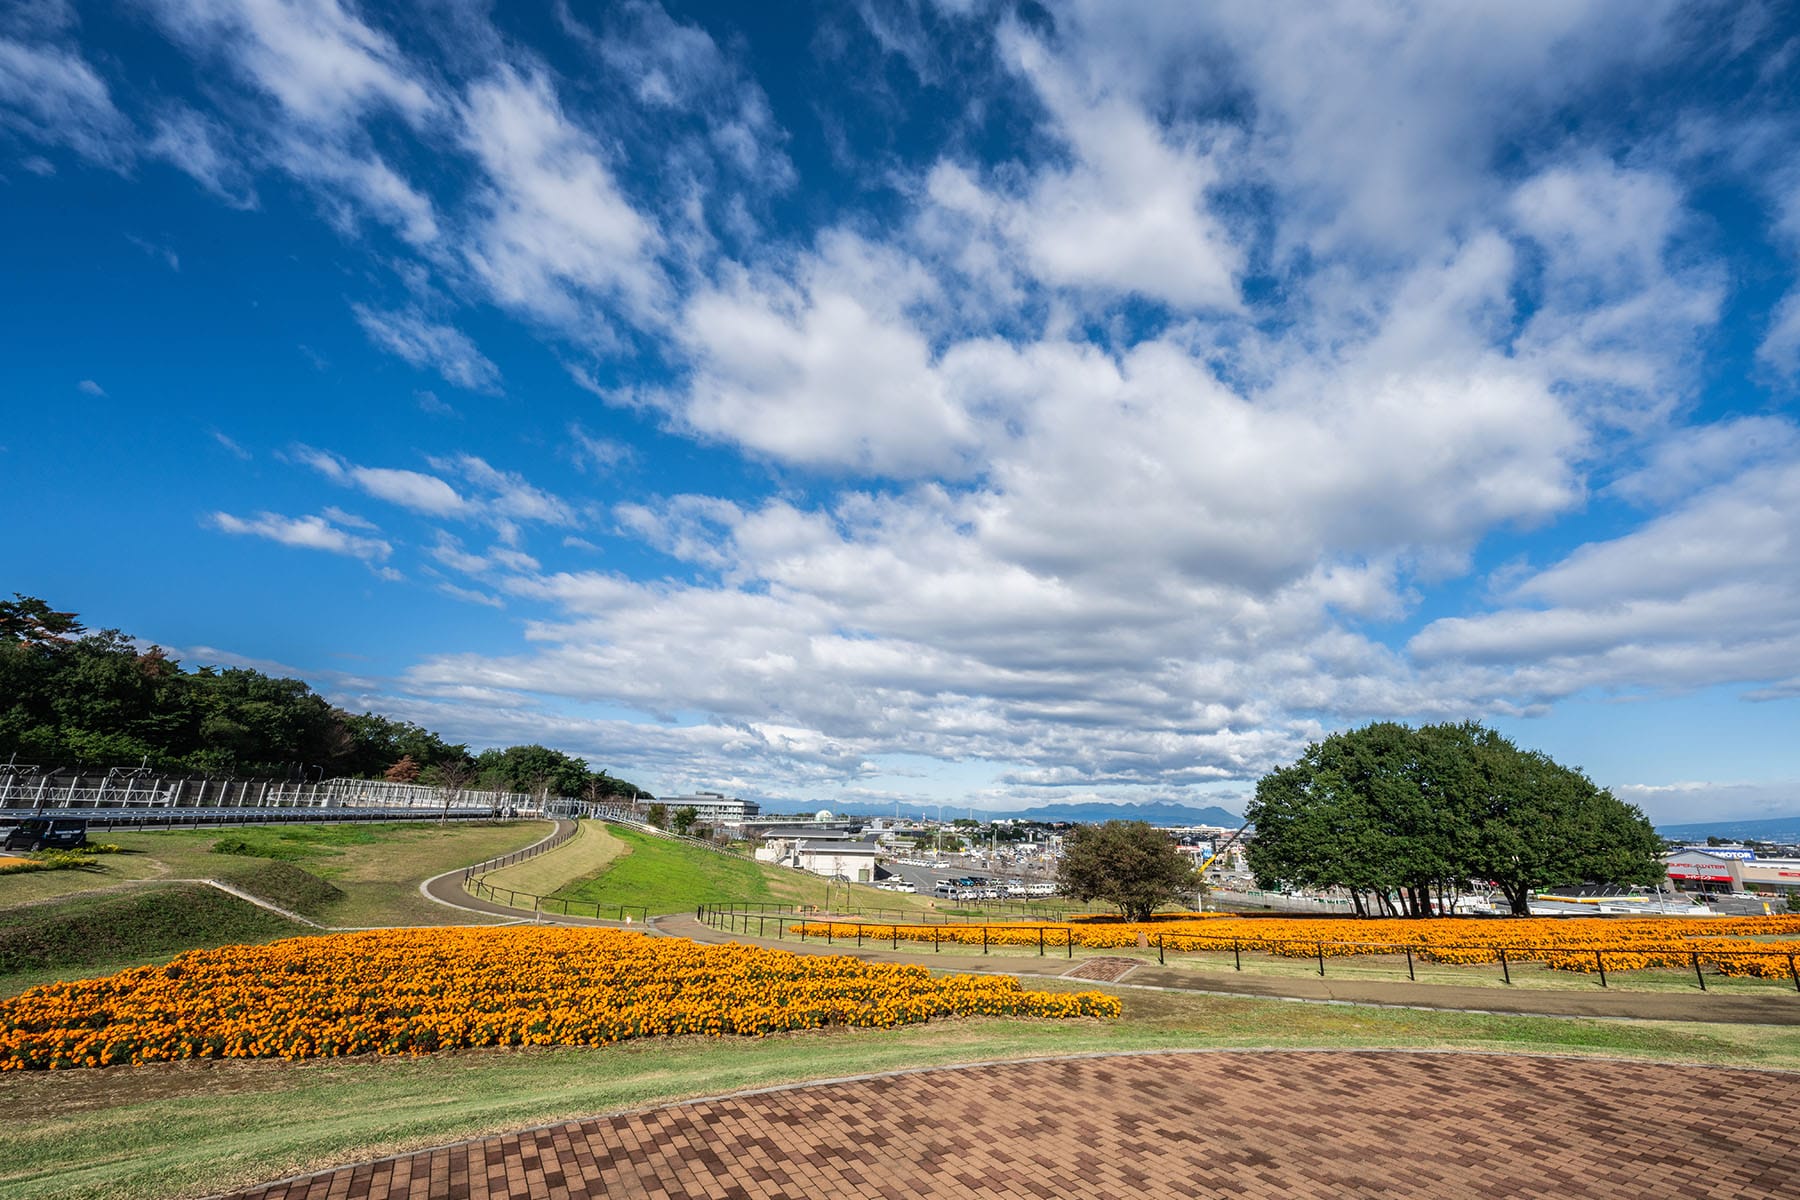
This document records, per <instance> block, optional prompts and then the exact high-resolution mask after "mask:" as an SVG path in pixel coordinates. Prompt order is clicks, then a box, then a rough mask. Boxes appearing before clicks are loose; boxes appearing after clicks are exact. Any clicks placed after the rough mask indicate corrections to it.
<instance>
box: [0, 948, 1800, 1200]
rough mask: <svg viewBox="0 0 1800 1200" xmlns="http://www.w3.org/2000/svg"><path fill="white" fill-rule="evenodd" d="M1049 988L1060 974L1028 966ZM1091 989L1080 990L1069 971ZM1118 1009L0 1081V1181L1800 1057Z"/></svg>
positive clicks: (1350, 1014) (186, 1181) (1463, 1019)
mask: <svg viewBox="0 0 1800 1200" xmlns="http://www.w3.org/2000/svg"><path fill="white" fill-rule="evenodd" d="M1032 986H1034V987H1037V986H1043V987H1046V988H1057V987H1062V986H1065V985H1063V984H1062V983H1061V981H1054V980H1051V981H1034V982H1033V984H1032ZM1081 986H1089V985H1081ZM1123 996H1124V999H1125V1016H1124V1018H1123V1019H1121V1020H1119V1021H1116V1022H1109V1023H1103V1022H1099V1021H1072V1022H1052V1021H1006V1020H999V1019H978V1020H958V1021H940V1022H934V1023H932V1024H930V1025H924V1026H909V1027H905V1028H900V1029H892V1030H842V1029H834V1030H819V1031H810V1032H806V1033H796V1034H781V1035H776V1036H772V1037H768V1038H763V1039H753V1038H724V1039H708V1038H681V1039H676V1040H671V1041H663V1042H637V1043H632V1042H627V1043H623V1044H620V1045H615V1046H610V1047H605V1048H597V1049H561V1048H559V1049H534V1050H514V1051H506V1050H497V1051H468V1052H463V1053H456V1054H443V1055H433V1056H428V1057H425V1058H419V1059H355V1060H351V1059H344V1060H334V1061H323V1062H314V1063H306V1064H285V1063H273V1062H249V1063H210V1064H201V1063H189V1064H171V1065H166V1066H163V1065H158V1066H147V1067H133V1068H118V1067H115V1068H110V1069H106V1070H82V1071H59V1072H48V1073H10V1074H8V1075H5V1076H0V1108H4V1110H5V1111H6V1112H8V1113H10V1114H13V1116H12V1117H11V1118H9V1121H8V1128H7V1142H6V1147H7V1148H6V1151H5V1153H4V1155H0V1194H4V1195H6V1196H9V1197H17V1198H19V1200H26V1198H33V1200H36V1198H49V1197H69V1198H71V1200H77V1198H99V1197H109V1198H114V1200H119V1198H126V1200H129V1198H135V1197H191V1196H201V1195H206V1194H209V1193H217V1192H221V1191H226V1190H230V1189H232V1188H236V1187H243V1186H249V1185H252V1184H255V1183H258V1182H265V1181H268V1180H272V1179H276V1178H280V1177H282V1176H285V1175H289V1174H293V1173H297V1172H300V1171H305V1170H311V1169H317V1168H323V1167H326V1166H332V1165H339V1164H343V1163H347V1162H356V1161H363V1160H366V1159H369V1158H374V1157H379V1156H382V1155H386V1154H390V1153H395V1152H398V1151H402V1150H408V1149H415V1148H419V1147H422V1146H428V1145H436V1144H441V1143H443V1142H447V1141H453V1140H457V1139H460V1138H465V1137H475V1136H480V1135H485V1134H490V1133H495V1132H500V1131H504V1130H511V1129H517V1128H521V1127H525V1126H530V1125H536V1124H541V1123H546V1122H551V1121H558V1120H564V1119H573V1118H578V1117H585V1116H591V1115H594V1114H597V1113H602V1112H608V1111H616V1110H619V1109H624V1108H633V1107H639V1106H643V1105H647V1104H653V1103H658V1102H662V1101H666V1100H673V1099H679V1098H683V1097H690V1096H696V1095H706V1094H713V1093H718V1092H724V1091H732V1090H737V1089H740V1088H746V1087H754V1086H764V1085H771V1084H776V1083H784V1082H792V1081H797V1080H804V1079H821V1078H830V1077H833V1076H841V1075H851V1074H861V1073H865V1072H872V1071H882V1070H889V1069H894V1068H901V1067H915V1066H929V1065H940V1064H947V1063H954V1062H968V1061H976V1060H999V1059H1008V1058H1020V1057H1029V1056H1034V1055H1049V1054H1066V1053H1075V1052H1084V1051H1121V1050H1155V1049H1170V1048H1204V1047H1210V1048H1219V1049H1230V1048H1247V1047H1281V1048H1294V1047H1319V1048H1327V1047H1329V1048H1347V1047H1433V1048H1449V1049H1465V1050H1510V1051H1540V1052H1555V1053H1574V1054H1590V1053H1592V1054H1603V1055H1611V1056H1621V1057H1644V1058H1653V1059H1661V1060H1675V1061H1686V1062H1695V1063H1719V1064H1732V1065H1739V1066H1766V1067H1782V1068H1789V1069H1792V1068H1796V1067H1800V1030H1796V1029H1792V1028H1775V1027H1769V1026H1730V1027H1715V1026H1701V1025H1685V1024H1670V1023H1647V1022H1623V1021H1616V1022H1615V1021H1580V1020H1555V1019H1546V1018H1532V1017H1497V1016H1485V1015H1478V1014H1467V1013H1441V1012H1417V1011H1410V1010H1399V1009H1372V1008H1356V1007H1346V1006H1324V1005H1300V1004H1291V1003H1285V1002H1281V1001H1273V1000H1256V999H1239V998H1225V997H1214V996H1193V995H1175V994H1170V993H1157V992H1133V991H1126V992H1124V993H1123Z"/></svg>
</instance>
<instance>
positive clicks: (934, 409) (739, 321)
mask: <svg viewBox="0 0 1800 1200" xmlns="http://www.w3.org/2000/svg"><path fill="white" fill-rule="evenodd" d="M934 287H935V284H934V283H933V282H932V281H931V280H930V278H929V277H928V276H927V275H926V274H925V272H924V271H923V269H922V268H921V267H920V266H919V265H918V264H917V263H914V262H911V261H909V260H908V259H907V258H906V257H905V256H903V255H900V254H897V253H895V252H893V251H891V250H887V249H884V248H882V247H879V246H874V245H871V244H869V243H867V242H865V241H863V240H862V239H860V238H857V237H855V236H852V235H849V234H837V233H834V234H831V235H828V236H827V237H826V238H825V239H824V240H823V244H822V245H821V247H820V252H819V254H818V255H817V256H808V257H807V258H806V260H805V261H804V263H803V264H802V267H801V271H800V277H799V278H798V279H796V280H794V281H792V282H789V281H787V280H783V279H780V278H771V277H761V276H752V275H748V274H740V275H738V276H736V277H735V278H734V279H733V280H731V281H730V282H727V283H726V284H724V285H722V286H719V287H714V288H709V289H705V290H702V291H701V292H699V293H698V294H696V295H695V296H694V297H693V298H692V299H691V300H690V301H689V302H688V305H687V308H686V311H685V312H684V314H683V317H682V321H681V323H680V327H679V330H678V336H679V337H680V339H681V341H682V344H683V346H684V347H685V348H686V350H687V352H688V355H689V357H690V359H691V361H692V364H693V365H692V370H691V374H690V378H689V380H688V382H687V384H686V386H685V387H684V388H683V389H681V390H680V391H670V392H648V393H645V394H643V396H642V397H641V398H642V399H644V400H646V401H648V402H650V403H654V404H656V405H658V406H659V407H663V408H665V409H668V410H670V411H671V412H672V413H673V414H674V415H676V417H677V418H678V420H679V422H680V423H681V424H682V425H683V426H685V427H687V428H689V429H691V430H693V431H694V432H697V433H700V434H702V435H705V436H708V437H716V438H725V439H729V440H731V441H733V442H736V443H737V444H739V445H741V446H744V447H745V448H747V449H749V450H751V451H753V452H757V453H761V454H767V455H769V456H771V457H774V458H778V459H781V460H783V461H787V462H793V463H800V464H804V465H808V466H819V467H827V468H838V467H847V468H851V469H855V470H859V471H869V472H873V473H876V474H893V475H911V474H916V473H926V472H932V471H945V472H951V473H956V472H958V471H959V461H958V460H959V459H961V458H962V457H963V455H964V454H965V453H966V452H967V451H969V450H970V449H972V448H973V444H974V441H975V430H974V425H973V422H972V420H971V419H970V416H969V414H968V413H967V412H966V411H965V410H964V409H963V407H962V405H961V404H959V402H958V401H957V399H956V398H955V396H954V395H953V394H952V390H951V388H950V387H949V386H947V384H946V381H945V380H944V378H943V377H942V375H941V374H940V372H939V371H938V369H937V364H936V363H935V362H934V361H933V358H934V356H933V353H932V348H931V345H930V342H929V341H928V340H927V338H926V337H925V335H924V334H923V333H922V332H921V331H920V330H919V329H917V328H916V327H914V326H913V325H912V323H911V322H910V321H909V320H908V318H907V315H906V312H905V309H906V308H907V306H908V305H909V304H910V303H911V302H912V301H914V300H916V299H921V298H923V297H924V296H925V295H927V294H929V293H930V292H931V291H932V290H933V289H934Z"/></svg>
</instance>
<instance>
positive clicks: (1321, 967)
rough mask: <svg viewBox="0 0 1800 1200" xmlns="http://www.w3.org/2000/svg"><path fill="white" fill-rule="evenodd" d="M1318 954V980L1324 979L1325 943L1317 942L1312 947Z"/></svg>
mask: <svg viewBox="0 0 1800 1200" xmlns="http://www.w3.org/2000/svg"><path fill="white" fill-rule="evenodd" d="M1313 949H1315V950H1316V951H1318V954H1319V978H1320V979H1323V978H1325V943H1324V942H1319V943H1318V944H1317V945H1315V946H1314V947H1313Z"/></svg>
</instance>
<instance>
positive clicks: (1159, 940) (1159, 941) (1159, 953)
mask: <svg viewBox="0 0 1800 1200" xmlns="http://www.w3.org/2000/svg"><path fill="white" fill-rule="evenodd" d="M1156 961H1157V962H1159V963H1164V962H1167V961H1168V960H1167V959H1165V958H1163V935H1162V934H1160V933H1159V934H1157V935H1156Z"/></svg>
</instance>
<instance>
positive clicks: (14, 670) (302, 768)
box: [0, 596, 648, 800]
mask: <svg viewBox="0 0 1800 1200" xmlns="http://www.w3.org/2000/svg"><path fill="white" fill-rule="evenodd" d="M10 755H17V757H18V759H19V760H20V761H22V762H28V763H36V764H38V765H40V766H43V767H70V768H86V769H90V770H91V769H94V768H105V767H120V766H123V767H135V766H137V765H139V764H140V763H145V762H147V763H148V765H149V766H150V767H151V768H152V769H153V770H157V771H166V772H170V773H177V774H178V773H191V774H196V775H227V776H237V777H250V778H274V779H289V778H297V777H299V776H300V775H301V774H302V773H304V774H305V775H307V776H309V777H313V778H317V777H320V776H321V775H324V776H352V777H357V778H364V779H375V778H380V777H382V776H383V775H384V774H385V773H386V772H387V771H388V770H389V769H390V768H392V767H393V766H394V765H395V764H396V763H399V762H402V761H403V760H410V761H411V763H412V764H413V765H415V766H417V767H418V768H420V779H421V781H422V782H427V783H439V782H445V781H448V780H449V778H450V776H451V775H454V774H457V773H459V772H460V773H464V774H467V775H468V776H470V778H472V779H476V780H477V782H478V783H479V786H481V787H484V788H487V787H497V788H500V789H501V790H505V791H517V792H539V793H541V792H542V791H543V790H544V789H545V787H548V789H549V790H550V792H551V794H553V795H560V796H585V797H586V798H588V799H590V800H602V799H607V798H614V797H616V798H622V799H625V800H630V799H633V798H636V797H638V796H646V795H648V793H646V792H643V791H642V790H641V789H639V788H637V787H636V786H635V785H633V784H630V783H627V782H626V781H625V780H622V779H615V778H613V777H612V776H611V775H608V774H607V773H606V772H605V771H600V772H593V771H590V770H589V769H588V766H587V764H586V763H584V762H582V761H581V760H580V759H577V758H573V757H570V756H569V755H566V754H563V753H561V752H560V751H556V750H551V749H548V748H546V747H543V746H513V747H509V748H508V749H505V750H487V751H484V752H483V753H482V754H481V756H480V757H479V758H471V757H470V755H469V751H468V747H467V746H462V745H456V744H453V743H450V742H446V741H444V740H443V738H441V737H439V736H438V735H437V734H435V733H433V732H432V731H431V730H429V729H425V728H423V727H422V726H419V725H414V724H413V723H411V722H410V721H396V720H392V719H391V718H388V717H383V716H379V715H377V714H375V713H362V714H360V715H359V714H355V713H349V712H346V711H344V710H343V709H341V708H337V707H335V706H333V705H332V704H330V703H329V702H328V701H326V699H325V698H324V697H323V696H319V695H317V694H315V693H314V692H313V691H312V689H311V688H309V687H307V685H306V684H305V683H303V682H301V681H300V680H298V679H276V678H273V677H271V676H268V675H264V674H262V673H261V672H260V671H251V670H245V669H242V668H235V667H233V668H227V669H224V670H218V669H215V668H212V667H201V668H200V669H198V670H196V671H184V670H182V668H181V665H180V664H179V663H177V662H176V661H175V660H174V659H171V658H169V657H168V655H166V654H165V653H164V652H163V651H162V650H161V649H160V648H159V647H155V646H152V647H150V648H149V649H148V650H140V649H139V648H138V647H137V645H136V644H135V643H134V642H133V641H132V640H131V639H130V638H129V637H127V636H126V635H125V634H123V633H120V632H119V631H118V630H116V629H104V630H100V631H99V632H97V633H96V632H89V631H87V630H85V629H84V628H83V626H82V625H81V623H80V622H79V621H77V620H76V619H75V614H73V613H65V612H57V611H55V610H53V609H51V608H50V606H49V605H47V604H45V603H44V602H43V601H42V600H38V599H35V598H33V597H29V596H17V597H16V598H15V599H14V600H9V601H0V761H5V759H6V758H7V757H8V756H10Z"/></svg>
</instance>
